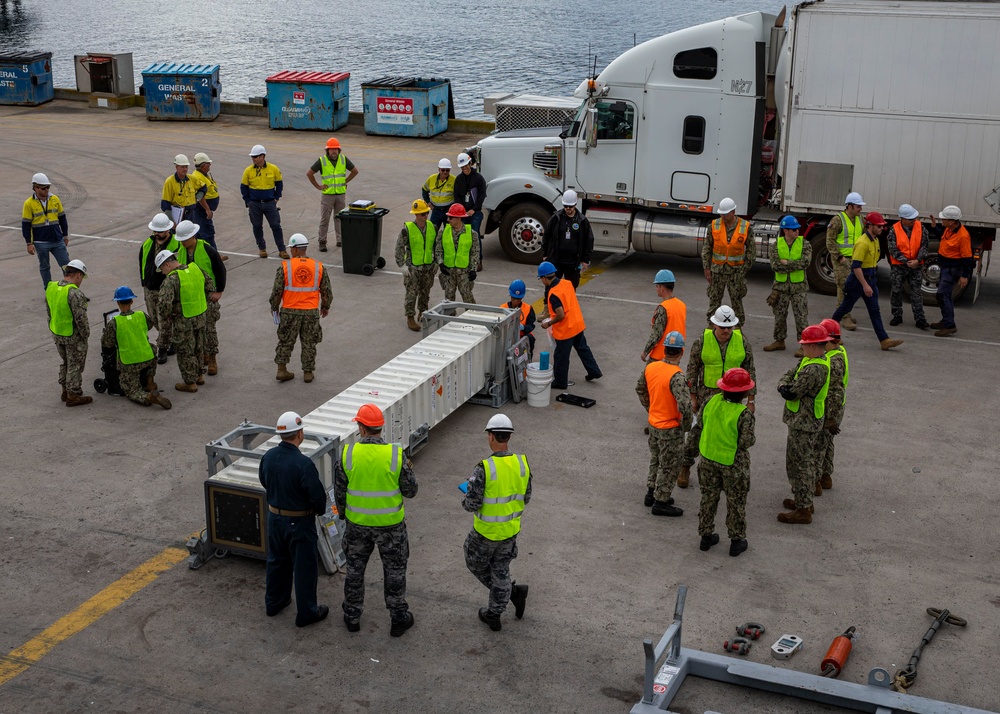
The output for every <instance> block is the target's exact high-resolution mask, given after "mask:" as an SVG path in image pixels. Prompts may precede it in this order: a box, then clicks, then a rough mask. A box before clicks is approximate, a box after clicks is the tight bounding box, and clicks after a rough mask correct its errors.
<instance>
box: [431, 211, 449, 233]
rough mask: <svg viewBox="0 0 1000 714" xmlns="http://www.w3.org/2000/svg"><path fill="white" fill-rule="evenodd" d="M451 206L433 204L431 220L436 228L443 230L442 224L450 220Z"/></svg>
mask: <svg viewBox="0 0 1000 714" xmlns="http://www.w3.org/2000/svg"><path fill="white" fill-rule="evenodd" d="M449 208H450V206H444V207H443V208H442V207H441V206H431V217H430V221H431V223H433V224H434V229H435V230H441V224H442V223H444V222H445V221H447V220H448V209H449Z"/></svg>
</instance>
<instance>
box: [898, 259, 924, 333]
mask: <svg viewBox="0 0 1000 714" xmlns="http://www.w3.org/2000/svg"><path fill="white" fill-rule="evenodd" d="M889 271H890V272H889V278H890V281H891V282H890V288H889V306H890V307H891V308H892V316H893V317H900V318H901V317H903V285H904V284H908V285H909V286H910V308H911V309H912V310H913V321H914V322H924V321H926V319H927V318H925V317H924V296H923V293H921V292H920V281H921V278H922V276H923V268H921V267H916V268H908V267H906V266H905V265H891V266H889Z"/></svg>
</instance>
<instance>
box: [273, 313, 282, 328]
mask: <svg viewBox="0 0 1000 714" xmlns="http://www.w3.org/2000/svg"><path fill="white" fill-rule="evenodd" d="M271 314H272V315H273V316H274V324H275V325H280V324H281V315H279V314H278V311H277V310H272V311H271Z"/></svg>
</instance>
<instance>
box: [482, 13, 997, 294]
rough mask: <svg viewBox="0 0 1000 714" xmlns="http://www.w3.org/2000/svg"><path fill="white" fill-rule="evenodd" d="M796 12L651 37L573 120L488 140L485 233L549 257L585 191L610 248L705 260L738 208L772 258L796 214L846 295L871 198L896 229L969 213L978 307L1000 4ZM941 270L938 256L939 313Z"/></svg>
mask: <svg viewBox="0 0 1000 714" xmlns="http://www.w3.org/2000/svg"><path fill="white" fill-rule="evenodd" d="M785 15H786V12H785V11H784V10H783V11H782V12H781V14H780V15H777V16H775V15H770V14H767V13H762V12H754V13H749V14H746V15H740V16H738V17H729V18H726V19H723V20H718V21H715V22H709V23H706V24H703V25H698V26H696V27H690V28H687V29H684V30H679V31H677V32H672V33H669V34H667V35H663V36H662V37H658V38H656V39H653V40H650V41H648V42H644V43H642V44H640V45H638V46H636V47H634V48H632V49H630V50H628V51H627V52H625V53H624V54H623V55H621V56H620V57H618V58H617V59H615V60H614V61H612V62H611V63H610V64H609V65H608V66H607V67H606V68H605V69H604V71H602V72H601V73H600V74H599V75H598V76H597V77H596V78H593V79H588V80H585V81H584V82H583V83H582V84H581V85H580V87H579V88H578V89H577V91H576V93H575V96H576V97H577V98H578V99H579V100H580V101H581V105H580V108H579V110H578V112H577V114H576V118H575V120H574V121H573V122H572V123H571V124H570V125H568V126H565V127H556V128H545V129H524V130H516V131H507V132H500V133H495V134H493V135H491V136H489V137H487V138H485V139H483V140H482V141H481V142H479V144H478V145H477V146H476V147H475V149H474V151H475V152H476V154H477V158H478V161H479V166H480V170H481V171H482V173H483V175H484V177H485V178H486V180H487V182H488V190H487V198H486V202H485V206H484V207H485V208H486V209H487V210H488V211H489V215H488V218H487V222H486V227H485V229H484V233H490V232H492V231H493V230H496V229H499V238H500V243H501V245H502V246H503V249H504V251H505V252H506V254H507V255H508V257H510V258H511V259H512V260H515V261H518V262H522V263H535V262H538V261H539V260H540V259H541V257H540V251H541V245H542V235H543V232H544V228H545V223H546V220H547V219H548V217H549V216H550V215H551V214H552V213H553V212H554V211H555V210H557V207H558V206H559V197H560V195H561V193H562V192H563V191H564V190H565V189H568V188H572V189H575V190H576V191H577V192H578V193H579V195H580V196H581V198H582V201H583V204H582V206H583V210H584V211H585V213H586V215H587V217H588V219H589V220H590V222H591V225H592V227H593V229H594V235H595V248H596V249H598V250H607V251H613V252H625V251H628V250H629V249H632V250H635V251H639V252H642V253H654V254H663V255H678V256H692V257H693V256H697V255H699V254H700V251H701V246H702V241H703V240H704V239H705V236H706V232H707V231H708V228H709V223H710V221H711V220H712V219H713V217H714V212H715V208H716V206H718V204H719V201H721V200H722V198H724V197H726V196H728V197H730V198H733V199H734V200H735V201H736V204H737V207H738V208H737V211H738V213H740V214H741V215H743V216H746V217H748V218H751V219H752V220H754V224H755V234H756V236H757V239H758V242H759V246H758V247H759V250H758V257H759V259H762V260H766V259H768V258H769V256H770V251H771V250H772V246H773V242H774V238H775V236H776V234H777V221H778V220H779V219H780V216H781V215H783V214H784V213H793V214H795V215H796V217H797V218H798V219H799V221H800V222H801V223H802V224H803V234H804V235H805V236H806V237H807V239H809V240H810V241H811V242H812V246H813V265H812V266H811V268H810V270H809V271H808V275H809V281H810V284H811V285H812V287H813V288H814V289H815V290H818V291H819V292H822V293H827V294H833V292H834V291H835V283H834V278H833V269H832V263H831V260H830V256H829V253H828V251H827V249H826V243H825V230H826V225H827V223H828V221H829V218H830V217H831V216H832V215H834V214H836V213H837V212H838V211H842V210H843V209H844V198H845V197H846V195H847V194H848V192H850V191H859V192H860V193H861V194H862V195H863V196H864V199H865V201H866V206H865V211H869V210H875V211H880V212H881V213H883V214H884V215H885V217H886V219H887V220H889V221H894V220H895V219H896V217H897V214H896V212H897V209H898V207H899V205H900V204H903V203H909V204H912V205H914V206H916V207H917V209H918V210H919V211H920V212H921V214H922V215H924V216H926V215H927V214H928V213H930V212H932V211H933V212H935V213H936V212H937V211H940V210H941V209H942V208H943V207H944V206H946V205H948V204H956V205H958V206H960V207H961V209H962V212H963V214H964V219H963V222H964V223H965V225H966V226H967V227H968V228H969V230H970V233H971V234H972V237H973V250H974V254H975V256H976V258H977V262H978V265H977V270H976V273H975V279H974V280H973V281H970V285H971V286H973V288H974V290H975V293H976V294H977V295H978V287H979V278H980V277H981V276H982V275H983V274H985V270H986V268H987V267H988V265H989V255H990V253H989V251H990V249H991V247H992V244H993V239H994V237H995V235H996V229H997V226H998V225H1000V40H998V38H1000V3H997V2H949V1H946V2H941V1H937V2H935V1H933V0H907V1H900V0H817V1H816V2H802V3H800V4H798V5H796V6H794V8H793V9H792V11H791V12H790V14H789V17H788V18H787V24H786V22H785ZM931 248H932V251H934V250H936V245H932V246H931ZM938 274H939V270H938V268H937V266H936V254H934V255H932V256H931V258H930V260H928V261H927V265H926V267H925V271H924V278H925V279H924V284H923V290H924V293H925V298H927V299H929V300H931V301H933V293H934V292H935V290H936V285H937V279H938ZM956 295H958V292H957V291H956Z"/></svg>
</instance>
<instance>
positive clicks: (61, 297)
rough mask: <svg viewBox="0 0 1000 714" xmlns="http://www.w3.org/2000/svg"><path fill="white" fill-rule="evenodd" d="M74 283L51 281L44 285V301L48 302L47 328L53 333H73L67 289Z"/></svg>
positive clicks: (62, 335)
mask: <svg viewBox="0 0 1000 714" xmlns="http://www.w3.org/2000/svg"><path fill="white" fill-rule="evenodd" d="M75 289H76V286H75V285H60V284H59V283H57V282H56V281H54V280H53V281H52V282H51V283H49V284H48V285H46V286H45V302H47V303H48V304H49V315H50V317H49V329H50V330H51V331H52V334H53V335H59V336H60V337H69V336H70V335H72V334H73V311H72V310H70V309H69V291H70V290H75Z"/></svg>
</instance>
